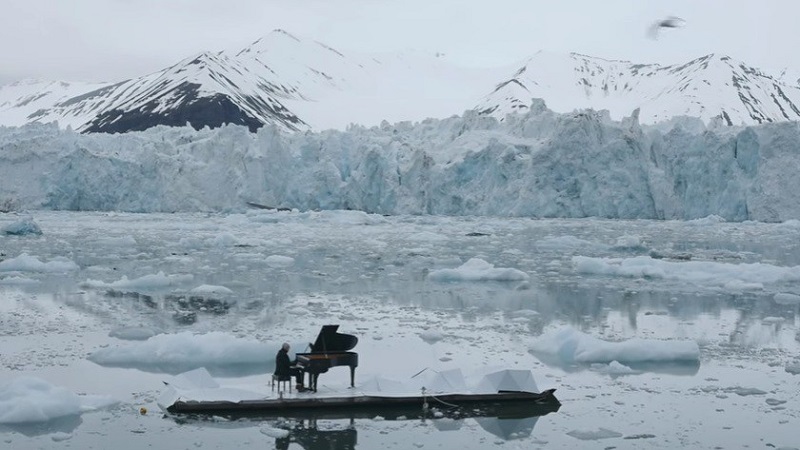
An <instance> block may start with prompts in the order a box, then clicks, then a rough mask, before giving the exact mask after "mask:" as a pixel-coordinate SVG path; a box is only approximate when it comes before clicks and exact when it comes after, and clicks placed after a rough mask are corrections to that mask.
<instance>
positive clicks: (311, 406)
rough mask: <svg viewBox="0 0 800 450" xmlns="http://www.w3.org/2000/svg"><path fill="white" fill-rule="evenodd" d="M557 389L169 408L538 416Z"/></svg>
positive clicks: (550, 407) (298, 398)
mask: <svg viewBox="0 0 800 450" xmlns="http://www.w3.org/2000/svg"><path fill="white" fill-rule="evenodd" d="M554 393H555V389H548V390H546V391H543V392H540V393H534V392H519V391H500V392H497V393H493V394H441V395H402V396H379V395H350V396H325V397H315V396H314V394H313V393H309V394H307V395H295V396H292V397H283V398H274V397H273V398H264V399H257V400H239V401H229V400H177V401H175V402H174V403H173V404H172V405H170V406H169V407H168V408H167V411H168V412H170V413H177V414H214V415H272V416H283V417H294V416H298V417H307V416H309V415H316V414H319V415H330V414H331V413H342V414H345V415H353V413H355V412H359V411H361V412H369V411H381V412H382V414H385V413H386V412H387V411H396V412H397V414H405V412H404V411H407V410H423V409H424V407H425V406H427V405H430V406H435V407H444V408H455V407H471V408H473V409H475V410H476V411H483V410H485V411H487V414H492V411H493V410H495V409H497V408H500V407H503V406H509V405H513V406H515V409H530V410H531V411H533V412H534V415H543V414H547V413H548V412H554V411H557V410H558V408H559V407H560V406H561V403H560V402H559V401H558V399H556V397H555V394H554Z"/></svg>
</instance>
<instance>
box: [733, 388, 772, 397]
mask: <svg viewBox="0 0 800 450" xmlns="http://www.w3.org/2000/svg"><path fill="white" fill-rule="evenodd" d="M726 390H727V391H730V392H733V393H734V394H736V395H740V396H742V397H747V396H748V395H765V394H766V392H764V391H762V390H761V389H756V388H743V387H738V386H737V387H734V388H729V389H726Z"/></svg>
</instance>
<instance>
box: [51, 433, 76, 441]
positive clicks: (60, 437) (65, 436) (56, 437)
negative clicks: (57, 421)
mask: <svg viewBox="0 0 800 450" xmlns="http://www.w3.org/2000/svg"><path fill="white" fill-rule="evenodd" d="M50 439H52V440H53V442H62V441H66V440H69V439H72V433H64V432H63V431H59V432H56V433H53V434H51V435H50Z"/></svg>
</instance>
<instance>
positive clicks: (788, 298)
mask: <svg viewBox="0 0 800 450" xmlns="http://www.w3.org/2000/svg"><path fill="white" fill-rule="evenodd" d="M772 298H773V300H775V303H777V304H779V305H798V304H800V295H797V294H789V293H788V292H779V293H777V294H775V296H774V297H772Z"/></svg>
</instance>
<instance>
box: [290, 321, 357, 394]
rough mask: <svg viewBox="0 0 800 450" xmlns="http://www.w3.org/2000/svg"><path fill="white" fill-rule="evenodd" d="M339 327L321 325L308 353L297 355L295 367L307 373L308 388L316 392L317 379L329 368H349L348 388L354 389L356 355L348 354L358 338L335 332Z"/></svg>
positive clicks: (354, 353)
mask: <svg viewBox="0 0 800 450" xmlns="http://www.w3.org/2000/svg"><path fill="white" fill-rule="evenodd" d="M338 328H339V325H323V326H322V330H320V332H319V335H318V336H317V340H316V341H315V342H314V343H313V344H309V346H310V347H311V351H310V352H309V353H297V354H296V355H295V356H296V358H297V361H296V364H297V367H299V368H300V369H302V370H303V372H306V373H308V388H309V389H311V390H312V391H314V392H316V391H317V378H319V374H321V373H325V372H327V371H328V369H330V368H331V367H336V366H350V387H355V378H356V367H357V366H358V353H356V352H350V351H348V350H350V349H352V348H353V347H355V346H356V344H357V343H358V338H357V337H355V336H353V335H350V334H344V333H338V332H336V330H337V329H338Z"/></svg>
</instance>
